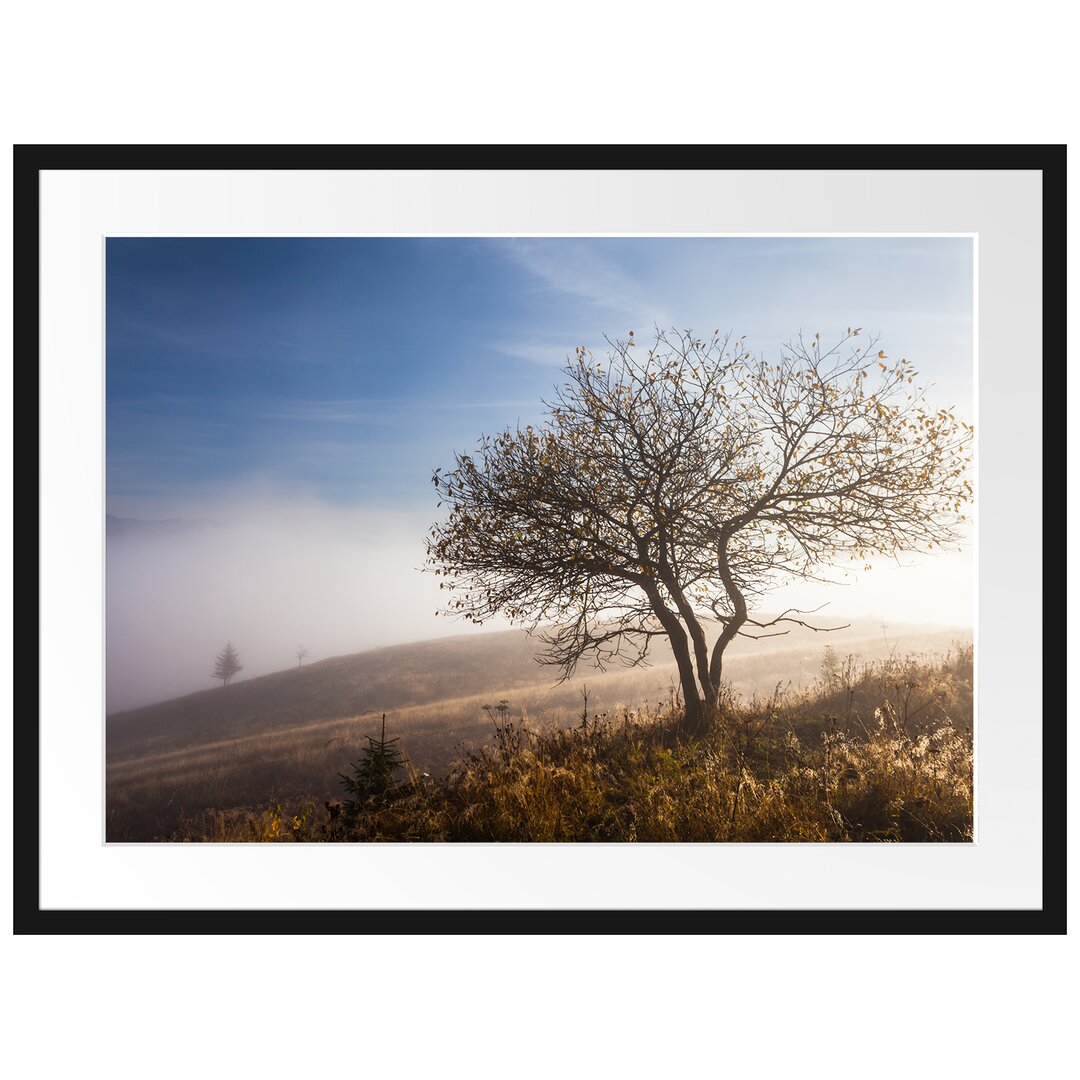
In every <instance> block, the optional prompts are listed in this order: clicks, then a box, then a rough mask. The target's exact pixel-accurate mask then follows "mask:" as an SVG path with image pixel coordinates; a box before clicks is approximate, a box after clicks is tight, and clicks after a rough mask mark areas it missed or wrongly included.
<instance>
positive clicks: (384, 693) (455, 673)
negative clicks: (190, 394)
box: [106, 622, 971, 841]
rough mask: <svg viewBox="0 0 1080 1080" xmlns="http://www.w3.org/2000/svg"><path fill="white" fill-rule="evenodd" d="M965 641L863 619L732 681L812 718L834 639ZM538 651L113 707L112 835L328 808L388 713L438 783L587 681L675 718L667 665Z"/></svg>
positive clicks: (864, 643) (377, 666) (882, 646)
mask: <svg viewBox="0 0 1080 1080" xmlns="http://www.w3.org/2000/svg"><path fill="white" fill-rule="evenodd" d="M969 639H970V634H969V633H967V632H964V631H960V630H941V629H935V628H928V627H897V628H890V629H889V630H888V632H887V633H884V632H883V631H882V629H881V628H880V627H879V626H877V625H875V624H872V623H869V622H863V623H856V624H854V625H853V626H852V627H851V628H850V629H847V630H843V631H838V632H837V633H835V634H827V635H826V634H817V635H815V634H813V633H811V632H809V631H800V632H799V633H798V634H795V633H793V634H792V635H790V637H787V638H779V639H773V640H771V641H769V642H753V641H740V642H738V644H737V645H736V646H735V647H733V648H732V649H731V650H730V654H729V655H730V660H729V661H728V664H727V677H728V678H729V680H730V683H731V687H732V690H733V692H734V694H735V695H736V696H737V697H739V698H740V699H741V700H742V701H743V703H744V705H745V706H746V707H748V708H749V707H751V706H753V705H754V702H753V699H754V698H755V697H758V698H762V699H764V698H766V697H770V696H773V695H774V692H775V691H776V689H777V687H780V688H782V689H783V690H784V691H785V693H784V694H782V695H781V698H780V699H774V700H781V699H783V698H784V697H786V698H787V700H789V701H790V702H795V701H801V702H802V703H803V704H802V705H801V706H800V708H801V709H802V711H803V712H806V700H807V693H806V692H807V691H808V689H809V688H812V687H814V686H815V685H816V684H817V683H818V682H819V680H820V676H821V661H822V656H823V653H824V648H825V646H826V644H828V645H830V646H831V647H832V649H833V650H834V652H835V654H836V656H837V657H838V658H840V659H841V660H842V659H843V658H845V657H848V656H851V657H854V658H856V659H857V662H858V663H861V664H866V663H868V662H875V661H876V662H883V661H885V660H886V659H887V658H889V657H892V661H891V663H892V664H893V665H894V666H895V665H897V664H899V663H900V660H899V659H898V658H900V657H908V656H912V655H921V656H925V657H931V656H934V655H941V654H944V653H946V652H947V651H948V650H949V649H950V648H951V647H952V646H953V645H954V643H958V642H959V643H961V644H965V643H966V642H967V641H968V640H969ZM535 644H536V643H535V642H534V641H532V640H530V639H529V638H527V637H526V636H525V635H524V634H523V633H521V632H519V631H505V632H496V633H489V634H481V635H472V636H465V637H455V638H445V639H440V640H437V641H431V642H419V643H415V644H412V645H402V646H395V647H392V648H384V649H378V650H373V651H370V652H366V653H359V654H355V655H353V656H344V657H336V658H333V659H329V660H325V661H322V662H320V663H314V664H311V665H306V666H304V667H303V668H299V669H292V670H288V671H282V672H278V673H275V674H273V675H269V676H264V677H261V678H253V679H249V680H245V681H241V682H236V683H233V684H231V685H229V686H228V687H224V688H222V687H215V688H213V689H210V690H206V691H200V692H198V693H195V694H190V695H187V696H186V697H183V698H178V699H175V700H173V701H168V702H162V703H160V704H157V705H152V706H148V707H146V708H142V709H138V710H133V711H130V712H125V713H117V714H114V715H112V716H110V717H108V719H107V729H106V733H107V756H106V786H107V797H106V836H107V839H108V840H110V841H145V840H155V839H156V840H161V839H179V838H183V837H182V833H183V829H184V828H185V825H184V823H185V822H190V821H192V820H207V819H206V818H205V815H207V814H210V815H213V814H215V813H219V814H220V813H222V812H230V813H234V814H235V813H237V812H241V813H246V814H248V815H251V814H256V815H257V814H259V813H261V812H262V811H264V810H265V809H266V807H268V806H269V805H271V804H273V803H277V804H279V805H290V806H291V805H296V806H299V805H301V804H305V805H308V804H312V805H315V806H318V807H321V806H322V805H323V804H324V802H325V801H327V800H331V799H334V798H336V797H338V796H340V795H341V792H342V788H341V783H340V779H339V773H340V772H342V771H343V770H345V769H347V766H348V763H349V762H350V761H355V760H356V759H357V757H358V755H359V754H360V752H361V749H362V748H363V746H364V745H366V743H365V736H366V735H371V734H375V733H377V731H378V727H379V723H380V718H381V716H382V715H383V713H385V714H386V723H387V734H388V735H389V736H395V737H399V738H400V744H399V745H400V746H401V747H402V749H403V751H404V753H405V755H406V756H407V759H408V761H409V764H410V767H411V775H412V776H418V775H420V774H423V773H429V774H431V775H432V776H433V777H436V778H439V777H444V776H446V775H447V774H448V773H450V772H451V770H452V768H453V767H454V766H455V764H457V765H458V766H460V765H461V763H462V762H464V761H467V760H469V758H470V755H473V756H475V754H477V753H481V754H482V753H484V752H486V751H485V748H487V749H490V747H491V746H492V745H493V743H494V741H495V739H496V737H497V732H496V725H495V723H493V717H494V719H496V720H498V719H500V716H501V719H502V721H503V722H504V723H505V722H507V721H513V722H514V723H515V724H516V725H517V727H518V728H519V729H525V730H526V731H532V732H535V733H538V734H539V733H543V732H547V733H551V732H554V731H556V730H560V729H567V728H569V727H572V726H575V725H579V724H580V722H581V718H582V715H583V711H584V699H583V697H582V689H583V687H585V688H587V690H588V694H589V697H588V705H587V714H588V716H589V717H590V718H591V720H592V722H593V723H594V724H600V725H601V726H602V725H604V724H605V723H606V722H609V721H610V722H612V723H614V722H615V721H617V720H620V719H622V720H624V719H625V718H626V717H627V716H630V715H632V716H634V717H635V718H637V719H639V720H640V719H641V718H653V719H656V718H659V717H662V716H664V715H667V716H672V715H674V714H675V712H676V711H677V701H676V697H675V689H674V684H673V679H672V676H673V673H674V668H673V665H671V664H669V663H659V664H657V665H656V666H650V667H647V668H634V669H630V670H626V669H620V670H614V671H609V672H607V673H601V672H599V671H590V672H579V674H578V677H577V678H575V679H574V680H572V681H571V682H568V683H564V684H561V685H558V686H553V681H554V674H553V671H552V669H550V668H546V667H541V666H538V665H537V664H536V662H535V660H534V659H533V656H534V652H535ZM658 657H659V658H661V659H662V658H663V653H658ZM882 685H883V686H885V683H882ZM818 689H819V690H820V686H818ZM864 689H865V688H864ZM884 692H886V693H888V689H887V687H885V691H884ZM500 701H506V703H507V705H508V708H507V710H506V711H505V713H504V714H500V713H498V712H497V711H495V710H491V713H492V715H489V712H486V711H485V710H484V709H483V706H484V705H490V706H496V705H497V704H498V703H499V702H500ZM898 701H899V699H898ZM909 705H910V702H909ZM869 707H870V706H869V704H865V705H864V708H869ZM952 708H953V711H954V712H956V711H958V710H959V711H960V712H961V713H963V712H964V711H965V710H966V712H967V715H966V716H964V715H960V716H954V717H952V718H951V719H952V720H953V721H954V722H957V723H959V724H960V725H961V726H962V727H963V726H965V725H966V728H967V730H970V727H971V716H970V701H968V702H967V704H966V705H961V706H956V705H955V702H954V703H953V706H952ZM223 838H224V837H223ZM230 838H234V839H235V838H240V837H230ZM365 838H367V837H365ZM470 838H472V839H476V838H483V837H470ZM494 838H499V837H494Z"/></svg>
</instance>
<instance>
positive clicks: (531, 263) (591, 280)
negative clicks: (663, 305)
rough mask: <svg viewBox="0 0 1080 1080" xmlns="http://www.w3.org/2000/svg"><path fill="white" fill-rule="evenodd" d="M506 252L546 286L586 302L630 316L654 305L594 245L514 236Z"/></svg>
mask: <svg viewBox="0 0 1080 1080" xmlns="http://www.w3.org/2000/svg"><path fill="white" fill-rule="evenodd" d="M506 251H507V252H508V254H509V256H510V257H511V258H512V259H513V260H514V261H515V262H516V263H517V264H518V265H519V266H521V267H522V268H524V269H525V270H527V271H528V272H529V273H530V274H532V275H533V276H534V277H536V278H538V279H539V280H540V281H541V282H543V284H545V285H546V286H547V287H548V288H551V289H555V290H557V291H559V292H563V293H568V294H570V295H571V296H575V297H577V298H578V299H579V300H584V301H585V302H586V303H589V304H598V305H600V306H603V307H606V308H610V309H611V310H613V311H619V312H623V313H626V314H632V315H638V314H640V313H641V312H645V311H648V310H649V309H651V308H653V307H654V306H655V303H656V298H655V296H650V295H649V294H648V292H647V291H646V289H645V288H644V286H643V285H642V284H641V283H640V282H638V281H637V280H635V279H634V278H633V277H631V276H630V275H629V274H628V273H627V272H626V271H625V270H624V269H623V268H622V267H621V266H619V265H618V264H616V263H615V262H614V261H612V260H610V259H607V258H605V257H604V256H603V255H602V254H600V252H598V251H597V250H596V247H595V245H590V244H586V243H582V242H575V241H573V240H565V239H561V240H544V239H514V240H511V241H510V242H509V243H508V245H507V248H506ZM657 314H659V313H657Z"/></svg>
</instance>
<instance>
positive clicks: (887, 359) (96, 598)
mask: <svg viewBox="0 0 1080 1080" xmlns="http://www.w3.org/2000/svg"><path fill="white" fill-rule="evenodd" d="M653 149H654V150H655V149H657V148H653ZM663 149H664V151H665V152H664V154H662V155H660V154H656V153H652V154H649V155H646V154H644V153H642V152H640V151H634V150H632V149H631V148H618V147H602V148H601V147H597V148H588V147H585V148H583V147H563V148H559V147H453V148H452V147H441V148H440V147H418V146H414V147H300V146H294V147H179V146H178V147H138V148H136V147H129V148H123V147H81V148H80V147H22V148H18V149H17V152H16V180H17V188H16V218H17V226H18V237H17V259H18V267H19V273H18V276H17V282H18V289H19V292H18V296H17V299H18V304H17V309H18V313H19V315H18V319H19V323H18V327H17V334H18V341H19V349H20V355H23V356H37V357H38V364H37V369H36V370H35V371H34V372H33V378H31V367H30V365H27V366H26V368H20V370H19V377H18V378H19V393H20V400H26V401H30V400H31V399H33V400H36V402H37V405H38V410H37V412H36V414H35V411H34V410H31V409H29V408H28V409H27V410H26V412H25V414H24V415H23V417H22V418H21V423H22V424H23V425H24V426H25V428H26V431H25V433H24V434H22V433H21V434H20V442H21V444H22V445H23V446H31V445H37V446H38V447H39V456H38V461H37V462H36V465H37V487H36V489H35V491H34V496H33V498H34V502H35V503H36V505H35V506H33V507H31V505H30V501H31V497H32V496H31V485H29V484H28V483H26V482H24V483H23V484H22V485H21V487H20V501H21V502H23V501H25V503H26V505H25V507H24V506H23V505H20V508H19V509H20V518H21V519H23V520H27V521H32V520H36V521H37V522H38V528H39V534H38V535H37V536H35V537H34V538H33V539H34V544H33V545H31V544H30V540H29V539H25V540H24V541H23V543H22V546H23V548H24V549H25V554H26V556H27V559H29V558H30V553H31V548H33V558H34V562H35V565H36V567H37V570H38V576H39V591H40V637H39V639H36V640H35V641H34V647H35V666H36V667H37V668H38V670H39V672H40V680H39V690H40V697H39V700H38V701H37V703H36V714H37V717H38V731H37V732H34V731H32V730H31V729H30V728H29V727H25V728H19V729H17V731H16V743H17V745H16V750H17V753H18V756H19V760H20V761H24V762H26V763H27V766H26V769H25V771H24V772H23V773H22V774H21V775H20V777H19V778H18V782H19V785H20V790H19V791H18V792H17V797H18V800H19V804H20V805H25V806H34V807H36V808H37V811H38V816H37V825H38V833H37V837H36V840H37V843H36V844H34V843H33V839H35V838H32V837H30V836H29V835H27V836H26V837H23V836H20V837H19V838H18V845H19V846H18V848H17V890H18V904H17V919H18V929H20V930H23V931H37V932H48V931H55V932H63V931H78V932H86V931H91V932H93V931H108V932H116V931H118V930H120V931H125V930H126V931H146V932H163V931H166V932H168V931H180V932H184V931H191V932H237V931H241V932H245V931H248V932H254V931H257V932H265V931H267V930H274V929H278V928H280V929H286V928H287V929H288V932H296V930H297V928H298V926H299V928H300V929H301V930H307V931H309V932H324V931H340V930H342V929H349V928H351V926H352V925H353V924H354V923H355V921H356V918H355V917H356V914H357V913H358V912H366V913H371V912H379V913H380V917H381V918H382V919H383V920H384V921H383V923H382V925H383V926H386V927H392V928H394V929H401V930H412V931H416V930H420V931H429V930H430V931H439V932H445V931H448V930H449V931H457V930H477V929H483V930H506V929H508V928H512V927H514V926H515V925H517V920H519V919H520V916H521V915H522V914H523V913H526V912H527V913H528V916H529V926H530V930H534V931H549V930H550V931H553V930H558V931H560V932H567V931H575V930H580V931H583V932H601V931H607V932H616V931H626V930H649V931H665V930H666V931H672V930H674V931H675V932H689V931H696V932H701V931H709V930H713V929H725V928H728V927H730V925H731V923H730V920H718V918H717V916H718V915H719V914H721V913H736V912H737V913H738V917H739V919H740V923H739V928H740V930H752V931H767V932H777V931H780V932H798V933H806V932H837V931H852V932H858V931H867V930H873V931H875V932H878V931H880V930H882V929H888V930H890V931H896V932H914V931H917V932H935V931H947V932H979V933H985V932H1009V933H1015V932H1054V931H1061V930H1063V929H1064V848H1063V840H1064V817H1063V813H1064V783H1063V776H1062V775H1061V774H1062V772H1063V760H1064V759H1063V757H1062V755H1061V754H1060V753H1058V752H1057V751H1056V750H1055V740H1056V739H1058V736H1057V734H1056V733H1054V732H1049V733H1047V734H1046V736H1045V737H1044V730H1043V711H1045V710H1051V711H1052V703H1051V702H1050V701H1049V700H1048V698H1047V696H1046V695H1047V692H1048V691H1047V689H1046V687H1044V685H1043V670H1044V665H1045V664H1046V663H1047V662H1048V659H1049V661H1050V662H1052V660H1053V658H1052V656H1051V653H1052V650H1053V649H1054V648H1060V646H1057V645H1056V644H1055V641H1056V639H1055V637H1054V635H1047V636H1046V640H1045V641H1044V640H1043V636H1042V628H1043V626H1044V616H1043V607H1042V589H1043V586H1042V578H1041V563H1040V558H1039V553H1040V552H1041V551H1042V544H1043V537H1044V536H1045V535H1052V532H1053V525H1054V523H1053V522H1052V521H1051V522H1048V521H1047V520H1046V517H1045V512H1044V508H1043V507H1042V505H1041V500H1040V492H1041V489H1042V475H1043V458H1044V456H1045V454H1046V452H1047V449H1049V451H1050V452H1053V450H1054V447H1053V441H1052V440H1050V441H1049V442H1048V441H1047V436H1046V433H1047V432H1054V431H1061V430H1062V428H1060V427H1059V426H1055V425H1054V424H1052V423H1050V424H1048V425H1046V426H1045V429H1044V424H1045V420H1044V414H1045V403H1044V399H1043V385H1042V360H1041V356H1042V341H1043V339H1044V337H1045V335H1046V334H1047V331H1048V330H1051V329H1052V320H1053V319H1054V318H1057V319H1058V320H1060V319H1061V316H1060V314H1057V313H1058V312H1060V311H1061V310H1062V305H1061V304H1060V303H1054V300H1055V298H1056V296H1057V293H1059V292H1060V291H1061V287H1062V286H1061V283H1062V282H1063V280H1064V247H1063V241H1062V239H1061V234H1060V230H1059V229H1057V227H1056V222H1057V221H1058V220H1063V216H1064V168H1065V165H1064V150H1063V149H1062V148H1055V147H964V148H944V147H939V148H933V147H693V148H690V147H665V148H663ZM646 159H647V160H646ZM684 160H685V161H686V162H687V163H688V164H687V165H686V166H685V167H682V166H680V165H678V164H677V163H678V162H680V161H684ZM673 163H675V164H673ZM1020 343H1023V345H1022V351H1023V355H1024V359H1023V362H1022V363H1021V362H1019V361H1018V359H1017V356H1018V353H1017V349H1018V347H1019V346H1020ZM1049 407H1050V409H1051V410H1052V409H1053V408H1054V406H1053V403H1050V406H1049ZM32 423H36V424H37V425H38V427H37V430H36V431H35V432H33V433H31V431H30V425H31V424H32ZM33 436H36V437H33ZM1019 491H1023V492H1025V493H1026V495H1025V500H1024V510H1023V515H1022V524H1021V525H1020V526H1018V524H1017V498H1016V493H1017V492H1019ZM32 511H33V512H32ZM1018 527H1020V528H1021V529H1022V532H1023V536H1024V548H1025V551H1026V553H1027V555H1026V559H1025V562H1026V569H1025V575H1024V577H1023V578H1022V579H1018V578H1017V575H1016V573H1015V549H1016V543H1017V538H1016V531H1017V528H1018ZM37 600H38V598H35V604H36V603H37ZM23 604H25V606H26V614H27V617H29V611H30V606H29V605H30V598H29V593H28V592H27V594H26V595H25V596H24V598H23V599H21V600H20V608H21V607H22V606H23ZM21 617H22V611H20V618H21ZM1018 626H1022V627H1023V628H1024V631H1023V633H1022V634H1018V633H1017V627H1018ZM1048 650H1049V651H1048ZM537 661H539V664H538V663H537ZM1035 702H1039V703H1040V706H1039V707H1034V706H1033V703H1035ZM31 763H32V765H31ZM58 777H63V778H64V780H63V782H62V784H59V785H58V781H57V778H58ZM58 787H59V790H58ZM76 808H77V810H76ZM283 912H290V913H302V914H303V916H304V917H303V918H299V919H297V918H290V919H289V920H288V921H287V922H285V921H284V920H282V918H281V914H282V913H283ZM672 912H677V913H678V919H677V920H675V921H674V922H673V921H672V920H670V919H668V920H663V921H660V920H654V919H647V918H642V916H647V915H650V914H654V913H665V914H670V913H672Z"/></svg>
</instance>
